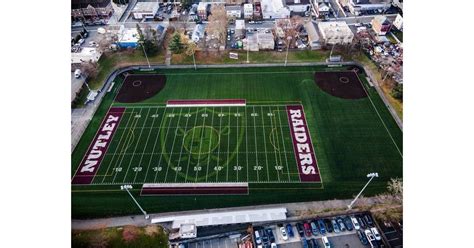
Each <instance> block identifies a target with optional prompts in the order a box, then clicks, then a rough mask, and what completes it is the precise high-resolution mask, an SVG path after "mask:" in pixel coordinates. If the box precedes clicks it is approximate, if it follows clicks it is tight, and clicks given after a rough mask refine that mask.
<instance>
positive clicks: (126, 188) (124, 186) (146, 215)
mask: <svg viewBox="0 0 474 248" xmlns="http://www.w3.org/2000/svg"><path fill="white" fill-rule="evenodd" d="M120 189H121V190H125V191H127V193H128V194H129V195H130V197H131V198H132V200H133V201H134V202H135V204H137V206H138V208H139V209H140V210H141V211H142V213H143V215H145V220H148V219H149V218H150V216H149V215H148V214H147V213H146V212H145V210H143V208H142V207H141V206H140V204H138V202H137V200H135V198H134V197H133V195H132V193H130V191H128V190H129V189H133V187H132V185H130V184H127V185H121V186H120Z"/></svg>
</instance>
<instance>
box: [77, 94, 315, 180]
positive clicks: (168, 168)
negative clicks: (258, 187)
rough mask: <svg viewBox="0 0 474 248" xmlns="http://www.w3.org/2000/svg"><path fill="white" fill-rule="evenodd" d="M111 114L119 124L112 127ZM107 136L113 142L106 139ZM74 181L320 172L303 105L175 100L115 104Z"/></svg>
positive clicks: (283, 176)
mask: <svg viewBox="0 0 474 248" xmlns="http://www.w3.org/2000/svg"><path fill="white" fill-rule="evenodd" d="M117 113H120V114H119V115H120V116H114V114H117ZM115 117H116V118H115ZM119 117H120V118H119ZM108 120H115V121H116V126H114V128H112V126H111V125H109V126H107V125H108ZM107 127H108V128H107ZM112 129H113V130H112ZM104 130H106V131H107V130H109V131H110V130H111V132H109V133H107V132H106V133H101V132H102V131H104ZM107 134H108V135H109V136H106V135H107ZM101 135H102V136H101ZM100 137H108V138H109V139H110V141H107V142H108V143H107V142H106V141H102V143H101V140H100ZM104 143H105V145H103V144H104ZM97 144H99V145H97ZM100 144H102V145H100ZM96 148H97V149H96ZM295 154H296V155H295ZM72 181H73V184H75V185H115V184H117V185H119V184H170V183H181V184H182V183H189V184H196V183H241V182H246V183H295V182H298V183H299V182H316V183H318V182H320V181H321V178H320V175H319V169H318V167H317V161H316V157H315V154H314V148H313V145H312V143H311V138H310V135H309V130H308V127H307V125H306V120H305V116H304V111H303V107H302V105H246V104H240V103H239V102H236V103H235V102H234V103H232V104H230V105H225V104H221V105H220V104H219V103H215V102H212V101H211V102H208V103H206V102H204V103H203V102H193V103H189V102H179V101H178V102H176V101H174V102H172V101H170V102H169V104H168V105H167V106H152V107H146V106H145V107H143V106H140V107H138V106H132V107H126V108H117V107H112V108H111V109H110V110H109V113H108V114H107V115H106V116H105V118H104V122H103V123H102V125H101V128H100V130H99V132H98V133H97V135H96V137H95V138H94V139H93V141H92V143H91V146H90V147H89V150H88V152H86V154H85V156H84V158H83V160H82V161H81V163H80V164H79V165H78V169H77V171H76V174H75V176H74V177H73V180H72Z"/></svg>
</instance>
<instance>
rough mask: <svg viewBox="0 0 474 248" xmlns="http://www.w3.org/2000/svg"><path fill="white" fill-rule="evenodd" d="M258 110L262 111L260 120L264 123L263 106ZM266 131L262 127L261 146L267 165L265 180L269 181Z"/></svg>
mask: <svg viewBox="0 0 474 248" xmlns="http://www.w3.org/2000/svg"><path fill="white" fill-rule="evenodd" d="M260 112H261V113H262V122H263V124H264V125H265V120H264V119H263V106H261V107H260ZM266 136H267V134H266V132H265V127H264V128H263V147H265V164H266V165H267V180H268V181H270V171H269V169H268V156H267V141H266Z"/></svg>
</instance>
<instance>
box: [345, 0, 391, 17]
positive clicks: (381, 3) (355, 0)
mask: <svg viewBox="0 0 474 248" xmlns="http://www.w3.org/2000/svg"><path fill="white" fill-rule="evenodd" d="M339 2H340V4H341V6H343V7H344V6H346V7H347V8H348V9H349V11H350V12H351V13H352V14H354V15H361V14H363V13H365V12H368V11H378V12H382V11H385V10H387V9H389V8H390V6H391V5H392V0H340V1H339Z"/></svg>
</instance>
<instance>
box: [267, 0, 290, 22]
mask: <svg viewBox="0 0 474 248" xmlns="http://www.w3.org/2000/svg"><path fill="white" fill-rule="evenodd" d="M261 6H262V15H263V19H281V18H289V17H290V10H289V9H288V8H287V7H285V6H284V5H283V0H262V1H261Z"/></svg>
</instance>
